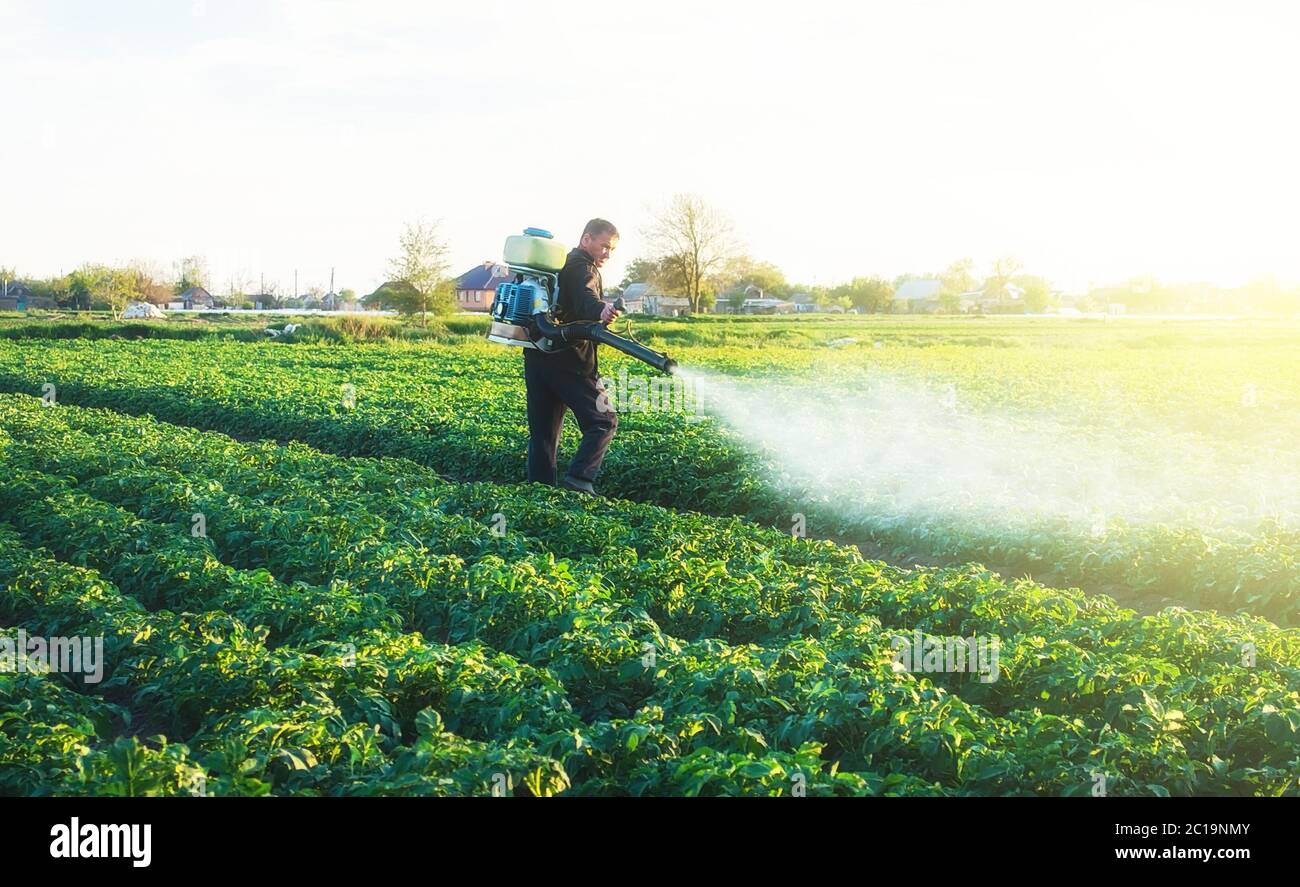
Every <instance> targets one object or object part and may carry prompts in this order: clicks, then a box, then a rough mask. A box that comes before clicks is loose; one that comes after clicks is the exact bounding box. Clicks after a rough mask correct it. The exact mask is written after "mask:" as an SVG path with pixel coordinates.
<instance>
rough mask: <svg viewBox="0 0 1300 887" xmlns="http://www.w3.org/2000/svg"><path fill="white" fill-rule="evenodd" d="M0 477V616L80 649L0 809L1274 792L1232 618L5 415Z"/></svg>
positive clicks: (1298, 727) (1261, 700)
mask: <svg viewBox="0 0 1300 887" xmlns="http://www.w3.org/2000/svg"><path fill="white" fill-rule="evenodd" d="M266 347H268V348H274V347H275V346H266ZM309 347H310V346H301V349H307V348H309ZM301 349H299V350H301ZM272 353H275V354H283V353H284V349H276V350H275V351H274V352H272ZM294 353H298V351H297V350H296V351H295V352H294ZM319 353H320V354H328V353H330V352H328V351H322V352H319ZM426 356H427V355H426ZM300 378H301V377H300ZM362 403H364V396H362V397H360V398H359V400H358V406H360V404H362ZM267 409H268V412H272V411H274V409H275V408H272V407H268V408H267ZM342 415H344V414H343V413H340V416H342ZM448 415H449V416H450V415H455V413H454V412H449V413H448ZM0 458H2V459H3V462H4V466H5V469H6V470H5V472H4V473H3V475H0V510H2V512H3V514H5V516H6V518H7V519H8V520H10V525H9V526H5V525H0V585H2V586H3V587H4V588H5V590H6V593H5V595H4V596H3V598H0V618H3V620H4V622H5V624H8V625H13V626H21V627H23V628H25V629H26V630H27V631H28V632H30V633H43V634H46V635H59V634H61V635H95V636H102V637H104V639H105V660H106V662H107V663H108V668H107V670H106V674H105V680H104V681H103V683H102V684H99V685H93V684H90V685H88V684H84V683H82V682H81V681H80V680H79V679H78V678H77V677H76V676H71V675H59V674H43V675H34V674H30V673H28V674H0V790H3V791H4V793H6V794H104V795H122V794H195V793H206V794H216V795H222V794H240V795H256V794H307V795H320V794H361V795H387V794H426V795H464V794H481V795H488V794H499V793H506V794H517V795H543V796H544V795H553V794H631V795H658V794H685V795H788V794H792V793H804V794H808V795H833V794H840V795H913V794H925V795H958V794H990V793H993V794H1053V795H1057V794H1084V793H1087V792H1088V791H1089V790H1090V789H1091V787H1092V786H1093V785H1094V774H1095V773H1098V772H1101V773H1105V774H1106V775H1107V786H1108V793H1110V794H1115V795H1127V794H1139V795H1140V794H1204V793H1222V794H1268V795H1277V794H1296V793H1297V792H1300V785H1297V781H1296V780H1297V775H1296V774H1297V773H1300V718H1297V717H1296V716H1295V712H1296V711H1297V710H1298V709H1300V697H1298V696H1297V690H1296V685H1297V679H1298V678H1300V637H1297V634H1296V632H1295V631H1293V630H1292V631H1283V630H1279V629H1277V628H1276V627H1274V626H1272V625H1269V624H1268V623H1266V622H1264V621H1262V620H1257V619H1249V618H1242V617H1238V618H1224V617H1220V616H1216V615H1213V614H1211V613H1204V612H1192V611H1187V610H1182V609H1169V610H1165V611H1163V612H1161V613H1159V614H1157V615H1154V616H1150V617H1137V616H1135V614H1133V613H1132V612H1131V611H1127V610H1123V609H1120V608H1118V607H1116V606H1115V604H1114V603H1113V602H1111V601H1109V600H1107V599H1105V598H1096V597H1087V596H1085V595H1083V594H1080V593H1078V592H1069V591H1057V590H1053V589H1047V588H1043V587H1041V586H1038V585H1035V584H1033V583H1031V582H1023V581H1022V582H1006V581H1004V580H1002V579H1000V578H998V577H996V576H995V575H993V574H992V573H990V572H988V571H987V570H984V569H982V568H979V567H966V568H960V569H945V570H928V569H918V570H902V569H897V568H892V567H888V566H886V565H884V564H881V563H879V562H873V561H864V560H863V559H862V558H861V557H860V556H858V554H857V553H856V552H854V551H852V550H850V549H847V548H841V547H838V546H835V545H833V544H830V543H826V542H811V541H805V540H802V539H795V538H791V537H790V536H789V535H787V534H785V533H782V532H779V531H777V530H771V529H764V528H762V527H759V526H756V525H754V524H751V523H747V522H745V521H741V520H737V519H734V518H711V517H706V516H703V515H700V514H697V513H691V512H685V511H683V512H674V511H668V510H664V509H661V508H657V507H654V506H651V505H645V504H638V503H634V502H629V501H610V500H592V499H590V498H587V497H581V496H578V495H575V494H569V493H566V492H563V491H559V490H555V489H552V488H547V487H541V486H536V485H528V486H521V485H509V486H497V485H493V484H476V483H470V484H461V483H452V482H448V481H446V480H445V479H443V478H442V477H440V476H439V475H438V474H437V473H436V472H435V471H433V470H430V469H428V468H425V467H423V466H421V465H418V464H416V463H414V462H410V461H407V460H405V459H395V458H379V459H376V458H343V457H338V456H332V455H329V454H326V453H323V452H320V451H318V450H314V449H312V448H310V447H307V446H304V445H302V444H292V445H288V446H279V445H274V444H269V443H262V444H250V443H240V442H237V441H234V440H232V439H230V438H228V437H224V436H222V435H218V434H212V433H208V432H202V431H197V430H194V429H190V428H184V427H178V426H172V425H167V424H164V423H162V422H159V421H157V420H155V419H151V418H134V417H131V416H126V415H122V414H120V413H114V412H109V411H103V410H92V409H84V408H80V407H75V406H69V405H66V404H65V405H62V406H59V407H56V408H50V407H44V406H42V405H41V403H40V401H39V399H37V398H34V397H28V396H21V395H3V396H0ZM718 477H719V479H720V482H722V483H723V488H724V490H727V491H728V492H730V494H731V495H733V496H734V495H735V493H736V491H735V490H732V489H730V488H729V487H728V486H727V485H726V483H725V480H723V479H724V478H725V475H718ZM696 495H698V489H697V491H696ZM196 513H197V514H202V515H204V516H205V517H206V532H205V533H204V534H203V535H195V534H194V533H193V532H192V528H193V526H194V523H193V519H192V518H193V516H194V515H195V514H196ZM498 515H499V516H503V517H504V518H505V522H504V526H501V525H500V524H499V522H498V521H497V520H496V518H497V516H498ZM912 632H921V633H922V634H924V635H926V636H934V637H952V636H956V637H966V636H973V635H989V636H996V637H998V638H999V639H1000V641H1001V646H1000V649H1001V663H1000V670H999V674H1000V677H999V679H998V680H997V681H994V682H982V681H980V680H978V679H977V677H976V676H975V675H973V674H969V673H958V672H931V673H913V672H911V671H908V670H900V669H899V668H898V667H897V664H896V663H895V662H893V661H891V660H892V651H893V644H892V642H893V640H894V639H895V638H897V637H898V636H899V635H900V634H902V633H912ZM1247 644H1249V645H1250V649H1251V650H1252V651H1253V660H1252V661H1251V662H1250V663H1247V662H1245V661H1244V660H1243V657H1242V650H1243V648H1244V646H1245V645H1247Z"/></svg>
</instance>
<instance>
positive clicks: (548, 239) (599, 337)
mask: <svg viewBox="0 0 1300 887" xmlns="http://www.w3.org/2000/svg"><path fill="white" fill-rule="evenodd" d="M567 257H568V250H566V249H565V248H564V246H563V245H561V244H560V243H559V242H558V241H557V240H555V238H554V237H552V236H551V233H550V232H549V231H544V230H542V229H541V228H525V229H524V233H523V235H522V236H521V235H517V234H516V235H513V236H511V237H507V238H506V247H505V265H506V269H507V272H508V273H509V274H512V275H514V277H513V279H512V280H511V281H509V282H507V283H503V284H501V285H500V286H498V287H497V291H496V298H495V299H494V301H493V302H492V326H491V327H490V328H489V329H488V341H489V342H495V343H496V344H498V345H516V346H519V347H522V348H535V349H537V350H539V351H544V352H548V353H549V352H555V351H560V350H563V349H565V348H568V347H570V346H571V345H572V344H573V343H574V342H579V341H592V342H604V343H605V344H606V345H609V346H610V347H611V348H616V349H618V350H619V351H622V352H623V353H624V354H628V355H631V356H632V357H635V358H636V359H637V360H641V361H644V362H646V363H648V364H650V366H652V367H654V368H655V369H657V370H659V371H661V372H665V373H671V372H672V371H673V368H674V367H675V366H676V365H677V364H676V362H675V361H673V360H672V359H671V358H669V357H668V355H667V354H661V353H660V352H658V351H654V350H652V349H650V348H647V347H645V346H644V345H642V344H641V343H640V342H635V341H633V340H631V339H625V338H623V337H622V336H618V335H615V334H614V333H611V332H610V331H609V330H608V329H607V328H606V327H605V326H604V324H602V323H600V322H598V321H576V322H574V323H556V322H555V317H554V311H553V308H554V305H555V301H556V299H557V298H558V297H559V287H560V277H559V272H560V269H562V268H563V267H564V262H565V259H566V258H567ZM622 302H623V300H622V299H619V300H618V301H616V302H615V303H614V304H615V306H616V307H617V308H618V309H619V310H620V311H621V310H623V305H622Z"/></svg>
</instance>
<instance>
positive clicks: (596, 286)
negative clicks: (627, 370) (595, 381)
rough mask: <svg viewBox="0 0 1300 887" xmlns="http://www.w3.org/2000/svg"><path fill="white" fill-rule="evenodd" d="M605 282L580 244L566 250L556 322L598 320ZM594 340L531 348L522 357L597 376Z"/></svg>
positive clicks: (598, 372) (580, 373)
mask: <svg viewBox="0 0 1300 887" xmlns="http://www.w3.org/2000/svg"><path fill="white" fill-rule="evenodd" d="M604 298H605V285H604V283H603V282H602V281H601V279H600V269H599V268H597V267H596V263H595V259H593V258H592V257H591V256H590V254H588V253H587V251H586V250H585V249H583V248H582V247H574V248H573V249H571V250H569V255H568V258H566V259H565V261H564V269H563V270H562V271H560V295H559V297H558V298H557V299H556V300H555V320H556V322H557V323H572V322H573V321H575V320H600V314H601V312H602V311H603V310H604V308H605V303H604V302H603V301H602V300H603V299H604ZM596 347H597V343H596V342H574V343H573V346H572V347H570V348H565V349H564V350H562V351H556V352H554V353H552V354H543V353H541V352H539V351H537V350H535V349H532V348H525V349H524V360H528V361H534V360H535V361H544V362H545V365H546V367H547V368H548V369H556V370H562V371H565V372H569V373H577V374H579V375H583V376H592V377H596V378H599V375H600V369H599V365H598V363H597V360H596Z"/></svg>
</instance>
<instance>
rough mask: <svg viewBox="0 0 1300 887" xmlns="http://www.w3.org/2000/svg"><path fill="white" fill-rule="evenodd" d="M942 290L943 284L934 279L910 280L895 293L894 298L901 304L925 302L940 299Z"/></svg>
mask: <svg viewBox="0 0 1300 887" xmlns="http://www.w3.org/2000/svg"><path fill="white" fill-rule="evenodd" d="M942 289H943V282H942V281H939V280H935V279H933V278H927V279H924V280H908V281H906V282H904V283H903V285H902V286H900V287H899V288H898V290H897V291H896V292H895V293H894V298H895V299H897V300H898V301H900V302H924V301H927V300H929V299H935V298H938V296H939V291H940V290H942Z"/></svg>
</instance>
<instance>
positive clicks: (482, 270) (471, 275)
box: [456, 261, 514, 313]
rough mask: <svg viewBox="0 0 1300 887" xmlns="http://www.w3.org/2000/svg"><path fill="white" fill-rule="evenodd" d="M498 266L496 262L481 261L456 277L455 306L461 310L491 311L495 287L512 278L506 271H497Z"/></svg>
mask: <svg viewBox="0 0 1300 887" xmlns="http://www.w3.org/2000/svg"><path fill="white" fill-rule="evenodd" d="M500 267H501V266H499V265H498V264H497V263H496V262H491V261H488V262H483V263H482V264H480V265H475V266H474V267H473V268H471V269H470V270H468V271H466V272H465V273H464V274H462V275H461V276H460V277H457V278H456V307H457V308H459V309H460V310H461V311H482V312H484V313H487V312H488V311H491V310H492V301H493V300H494V299H495V298H496V292H497V287H498V286H500V285H501V284H503V283H509V282H510V281H511V280H513V279H514V275H512V274H510V273H508V272H506V273H498V270H497V269H498V268H500ZM501 270H502V271H504V270H505V269H504V268H501Z"/></svg>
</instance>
